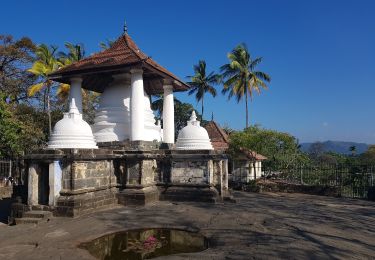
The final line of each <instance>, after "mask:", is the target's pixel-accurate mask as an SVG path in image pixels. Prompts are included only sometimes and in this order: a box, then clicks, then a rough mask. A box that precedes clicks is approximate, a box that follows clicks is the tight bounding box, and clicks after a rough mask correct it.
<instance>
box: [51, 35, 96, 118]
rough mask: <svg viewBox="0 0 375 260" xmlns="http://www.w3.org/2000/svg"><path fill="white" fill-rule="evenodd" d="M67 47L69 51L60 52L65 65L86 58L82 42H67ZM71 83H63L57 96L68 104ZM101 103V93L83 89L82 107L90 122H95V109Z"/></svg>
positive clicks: (84, 115)
mask: <svg viewBox="0 0 375 260" xmlns="http://www.w3.org/2000/svg"><path fill="white" fill-rule="evenodd" d="M65 47H66V49H67V50H68V52H66V53H65V52H59V54H58V56H59V61H60V62H61V63H62V64H63V66H68V65H70V64H72V63H74V62H77V61H80V60H82V59H84V58H85V56H86V51H85V47H84V45H83V44H82V43H78V44H73V43H70V42H66V43H65ZM69 90H70V85H68V84H61V85H60V86H59V88H58V90H57V96H58V97H59V99H60V101H61V102H62V103H64V104H66V100H67V98H68V96H69ZM98 105H99V93H97V92H94V91H89V90H86V89H82V108H83V118H84V120H86V121H87V122H88V123H89V124H93V123H94V118H95V109H96V108H97V107H98Z"/></svg>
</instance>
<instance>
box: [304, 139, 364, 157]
mask: <svg viewBox="0 0 375 260" xmlns="http://www.w3.org/2000/svg"><path fill="white" fill-rule="evenodd" d="M321 143H322V144H323V151H324V152H335V153H340V154H350V151H349V148H350V146H355V148H356V154H361V153H364V152H365V151H367V148H368V147H369V145H368V144H365V143H355V142H341V141H325V142H321ZM311 144H313V143H301V151H303V152H309V150H310V146H311Z"/></svg>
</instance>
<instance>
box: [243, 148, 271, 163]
mask: <svg viewBox="0 0 375 260" xmlns="http://www.w3.org/2000/svg"><path fill="white" fill-rule="evenodd" d="M240 151H241V152H242V153H243V154H244V155H246V157H247V158H248V159H250V160H252V159H254V158H255V160H256V161H263V160H266V159H267V157H265V156H264V155H261V154H259V153H257V152H255V151H251V150H249V149H246V148H243V147H241V148H240Z"/></svg>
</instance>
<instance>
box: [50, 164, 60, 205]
mask: <svg viewBox="0 0 375 260" xmlns="http://www.w3.org/2000/svg"><path fill="white" fill-rule="evenodd" d="M48 168H49V169H48V175H49V188H50V189H49V198H48V205H50V206H56V202H57V199H58V197H59V196H60V191H61V183H62V170H61V167H60V162H59V161H54V162H53V163H50V164H49V167H48Z"/></svg>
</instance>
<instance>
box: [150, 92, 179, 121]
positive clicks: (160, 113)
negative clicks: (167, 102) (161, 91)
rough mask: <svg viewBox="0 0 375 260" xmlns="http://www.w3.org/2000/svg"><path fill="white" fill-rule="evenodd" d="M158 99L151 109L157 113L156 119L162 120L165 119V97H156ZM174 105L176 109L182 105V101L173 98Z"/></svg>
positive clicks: (153, 102)
mask: <svg viewBox="0 0 375 260" xmlns="http://www.w3.org/2000/svg"><path fill="white" fill-rule="evenodd" d="M155 97H156V99H155V100H154V101H152V103H151V109H152V110H153V111H155V112H156V119H157V120H162V119H163V103H164V96H163V95H155ZM173 103H174V106H175V107H176V106H177V105H180V104H181V101H180V100H178V99H177V98H176V97H173Z"/></svg>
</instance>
